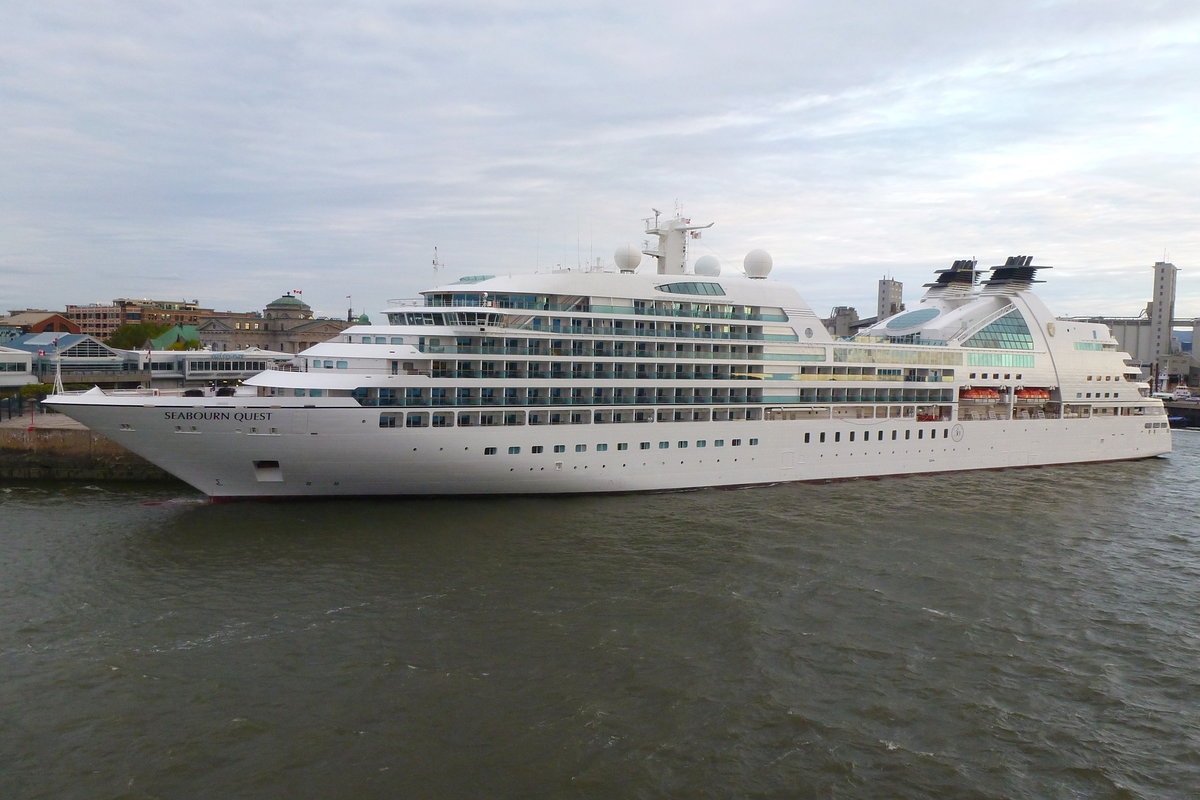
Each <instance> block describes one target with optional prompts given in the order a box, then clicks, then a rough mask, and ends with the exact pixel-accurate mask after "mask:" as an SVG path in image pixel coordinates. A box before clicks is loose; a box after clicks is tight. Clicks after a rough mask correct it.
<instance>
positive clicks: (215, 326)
mask: <svg viewBox="0 0 1200 800" xmlns="http://www.w3.org/2000/svg"><path fill="white" fill-rule="evenodd" d="M365 318H366V315H365V314H364V315H362V316H361V317H359V318H358V320H356V321H354V322H347V321H343V320H340V319H326V318H323V317H313V310H312V307H311V306H309V305H308V303H305V302H304V301H303V300H301V299H300V298H299V297H296V296H295V295H293V294H292V293H290V292H289V293H287V294H285V295H283V296H282V297H280V298H278V299H275V300H272V301H271V302H270V303H267V305H266V308H264V309H263V311H262V314H261V315H255V316H254V317H252V318H249V319H247V318H244V317H222V316H220V315H219V314H218V315H214V316H211V317H208V318H206V319H205V320H204V321H203V322H201V323H200V324H199V325H197V326H196V329H197V332H198V333H199V334H200V343H201V344H202V345H203V346H204V347H206V348H208V349H210V350H241V349H242V348H245V347H258V348H261V349H263V350H275V351H277V352H283V353H299V352H300V351H301V350H304V349H306V348H309V347H312V346H313V345H314V344H317V343H319V342H324V341H327V340H329V339H332V338H333V337H334V336H337V335H338V334H339V333H341V332H342V331H344V330H345V329H346V328H349V327H350V326H351V325H359V324H364V323H363V320H364V319H365Z"/></svg>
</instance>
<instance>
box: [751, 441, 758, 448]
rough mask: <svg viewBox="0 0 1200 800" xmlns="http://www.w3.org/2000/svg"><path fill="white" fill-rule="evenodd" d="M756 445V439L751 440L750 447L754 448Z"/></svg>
mask: <svg viewBox="0 0 1200 800" xmlns="http://www.w3.org/2000/svg"><path fill="white" fill-rule="evenodd" d="M756 444H758V439H751V440H750V446H751V447H754V446H755V445H756Z"/></svg>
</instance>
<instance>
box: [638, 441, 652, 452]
mask: <svg viewBox="0 0 1200 800" xmlns="http://www.w3.org/2000/svg"><path fill="white" fill-rule="evenodd" d="M638 449H639V450H649V449H650V443H649V442H642V443H641V444H639V445H638Z"/></svg>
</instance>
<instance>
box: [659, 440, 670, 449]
mask: <svg viewBox="0 0 1200 800" xmlns="http://www.w3.org/2000/svg"><path fill="white" fill-rule="evenodd" d="M670 446H671V443H670V442H659V443H658V449H659V450H666V449H667V448H668V447H670Z"/></svg>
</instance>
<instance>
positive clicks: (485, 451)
mask: <svg viewBox="0 0 1200 800" xmlns="http://www.w3.org/2000/svg"><path fill="white" fill-rule="evenodd" d="M483 454H484V455H485V456H494V455H496V448H494V447H485V448H483Z"/></svg>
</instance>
